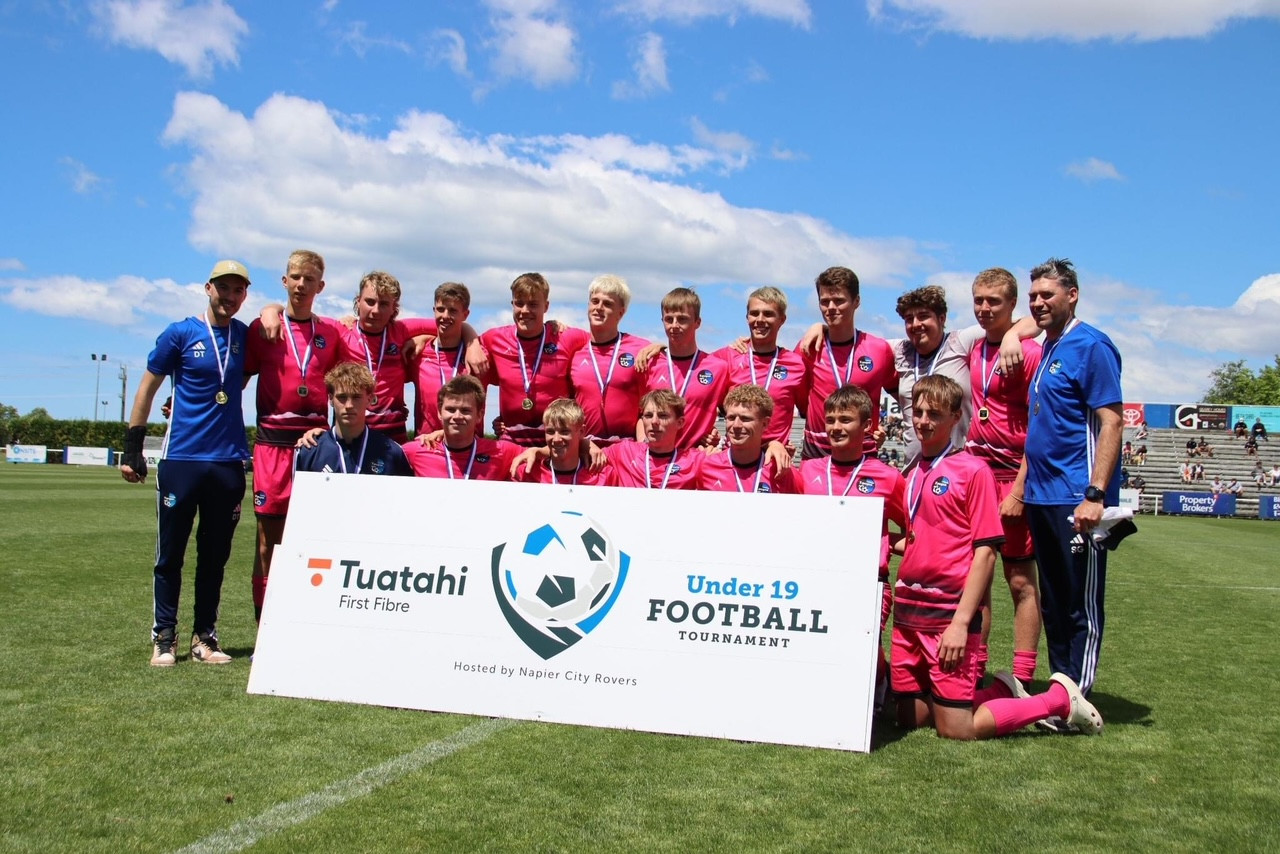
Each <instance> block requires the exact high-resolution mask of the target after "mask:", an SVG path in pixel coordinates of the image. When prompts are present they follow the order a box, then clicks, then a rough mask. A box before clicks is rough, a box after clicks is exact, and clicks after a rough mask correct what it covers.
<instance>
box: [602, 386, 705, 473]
mask: <svg viewBox="0 0 1280 854" xmlns="http://www.w3.org/2000/svg"><path fill="white" fill-rule="evenodd" d="M640 425H641V427H642V428H643V429H644V436H645V441H643V442H637V441H635V440H634V439H623V440H622V441H621V442H618V443H616V444H613V445H610V446H609V447H607V448H605V449H604V453H605V456H606V457H607V458H608V459H609V463H610V464H611V465H612V466H613V468H614V471H615V472H616V473H617V481H618V486H632V487H639V488H641V489H697V488H698V478H699V472H700V471H701V470H702V463H703V461H704V460H706V458H707V455H706V454H704V453H703V452H702V451H698V450H687V451H686V450H681V449H680V448H679V447H677V442H678V440H679V438H680V431H681V430H683V429H684V398H682V397H680V395H678V394H676V393H675V392H673V391H667V390H666V389H658V390H656V391H651V392H649V393H647V394H646V395H645V396H644V397H642V398H640Z"/></svg>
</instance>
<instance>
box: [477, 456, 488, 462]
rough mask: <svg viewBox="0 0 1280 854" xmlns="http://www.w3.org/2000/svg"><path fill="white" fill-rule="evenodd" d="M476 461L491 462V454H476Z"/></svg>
mask: <svg viewBox="0 0 1280 854" xmlns="http://www.w3.org/2000/svg"><path fill="white" fill-rule="evenodd" d="M476 462H478V463H487V462H489V455H488V454H476Z"/></svg>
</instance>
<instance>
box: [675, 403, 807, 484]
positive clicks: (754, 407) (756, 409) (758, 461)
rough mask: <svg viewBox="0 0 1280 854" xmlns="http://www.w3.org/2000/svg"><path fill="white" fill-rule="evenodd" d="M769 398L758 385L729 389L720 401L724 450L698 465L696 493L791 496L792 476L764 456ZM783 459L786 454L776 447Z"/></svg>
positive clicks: (792, 472)
mask: <svg viewBox="0 0 1280 854" xmlns="http://www.w3.org/2000/svg"><path fill="white" fill-rule="evenodd" d="M773 406H774V404H773V398H772V397H770V396H769V392H767V391H765V390H764V389H763V388H761V387H760V386H758V385H740V386H735V387H734V388H732V389H730V391H729V394H728V395H726V396H725V399H724V411H725V416H724V424H725V428H724V434H725V440H726V442H727V443H728V447H727V448H725V449H724V450H723V451H718V452H716V453H714V454H711V455H710V456H708V457H707V458H706V459H705V460H703V461H702V477H701V480H700V482H699V486H698V488H699V489H706V490H710V491H712V492H775V493H782V494H784V495H794V494H796V493H797V492H798V491H799V490H798V489H797V488H796V482H795V473H794V470H793V469H791V468H790V467H789V466H779V464H778V463H777V461H775V460H773V459H771V458H770V456H769V455H768V454H766V453H765V447H764V431H765V427H766V426H768V424H769V419H770V418H771V417H772V416H773ZM778 450H779V452H780V453H781V454H782V455H783V457H784V458H785V455H786V451H785V450H782V448H781V445H779V446H778Z"/></svg>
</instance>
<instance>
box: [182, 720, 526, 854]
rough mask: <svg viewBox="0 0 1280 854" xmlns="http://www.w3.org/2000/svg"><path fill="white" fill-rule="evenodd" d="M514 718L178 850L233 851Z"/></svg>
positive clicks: (185, 853) (193, 853)
mask: <svg viewBox="0 0 1280 854" xmlns="http://www.w3.org/2000/svg"><path fill="white" fill-rule="evenodd" d="M515 723H517V721H513V720H507V719H504V718H492V719H490V720H485V721H481V722H479V723H476V724H472V725H471V726H469V727H467V728H466V729H463V730H460V731H458V732H456V733H454V734H453V735H451V736H449V737H448V738H442V739H440V740H439V741H433V742H431V743H429V744H424V745H423V746H422V747H419V748H418V749H417V750H411V751H409V752H408V753H404V754H401V755H400V756H397V757H395V758H393V759H388V760H387V761H386V762H383V763H382V764H381V765H375V766H373V767H372V768H366V769H364V770H363V771H361V772H359V773H358V774H356V775H354V776H352V777H348V778H347V779H345V780H339V781H338V782H336V783H331V784H330V785H328V786H325V787H324V788H323V789H320V790H319V791H315V792H312V793H310V794H307V795H303V796H302V797H300V798H296V799H294V800H292V801H287V802H285V803H282V804H277V805H276V806H274V807H272V808H271V809H269V810H267V811H266V812H264V813H262V814H261V815H258V816H255V817H254V818H249V819H245V820H244V821H238V822H236V823H235V824H233V825H231V826H230V827H228V828H227V829H226V830H220V831H218V832H217V833H213V834H210V835H209V836H206V837H205V838H203V839H199V840H197V841H195V842H193V843H192V844H190V845H188V846H187V847H186V848H182V849H180V850H179V852H178V854H197V852H199V854H227V852H231V851H243V850H244V849H246V848H248V847H249V846H251V845H253V844H254V843H256V842H257V841H258V840H260V839H262V838H263V837H266V836H270V835H271V834H273V833H279V832H280V831H282V830H285V829H286V828H289V827H293V826H294V825H296V824H302V823H303V822H304V821H309V820H310V819H312V818H315V817H316V816H317V815H319V814H320V813H322V812H324V811H325V810H327V809H331V808H332V807H337V806H342V805H343V804H345V803H346V802H347V801H350V800H354V799H355V798H359V797H363V796H364V795H367V794H369V793H370V792H372V791H373V790H374V789H377V788H380V787H382V786H385V785H387V784H388V783H391V782H394V781H395V780H398V779H399V778H401V777H403V776H405V775H406V774H410V773H412V772H414V771H417V770H419V769H420V768H423V767H425V766H427V765H430V764H431V763H432V762H435V761H436V760H437V759H444V758H445V757H446V756H449V755H451V754H453V753H456V752H457V751H459V750H462V749H463V748H466V747H471V746H472V745H475V744H479V743H480V742H482V741H485V740H486V739H488V738H489V737H490V736H491V735H494V734H495V733H497V732H499V731H501V730H504V729H506V728H507V727H509V726H512V725H513V724H515Z"/></svg>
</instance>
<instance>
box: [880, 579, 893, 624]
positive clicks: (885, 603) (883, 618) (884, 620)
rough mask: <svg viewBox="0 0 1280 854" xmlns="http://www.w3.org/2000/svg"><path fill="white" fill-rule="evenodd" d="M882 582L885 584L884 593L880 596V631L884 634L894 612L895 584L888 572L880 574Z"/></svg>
mask: <svg viewBox="0 0 1280 854" xmlns="http://www.w3.org/2000/svg"><path fill="white" fill-rule="evenodd" d="M880 583H881V584H883V585H884V595H883V596H881V597H880V632H881V634H883V633H884V630H885V627H886V626H888V625H889V615H890V614H892V613H893V585H892V584H891V583H890V582H889V576H888V575H887V574H885V575H881V576H880Z"/></svg>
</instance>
